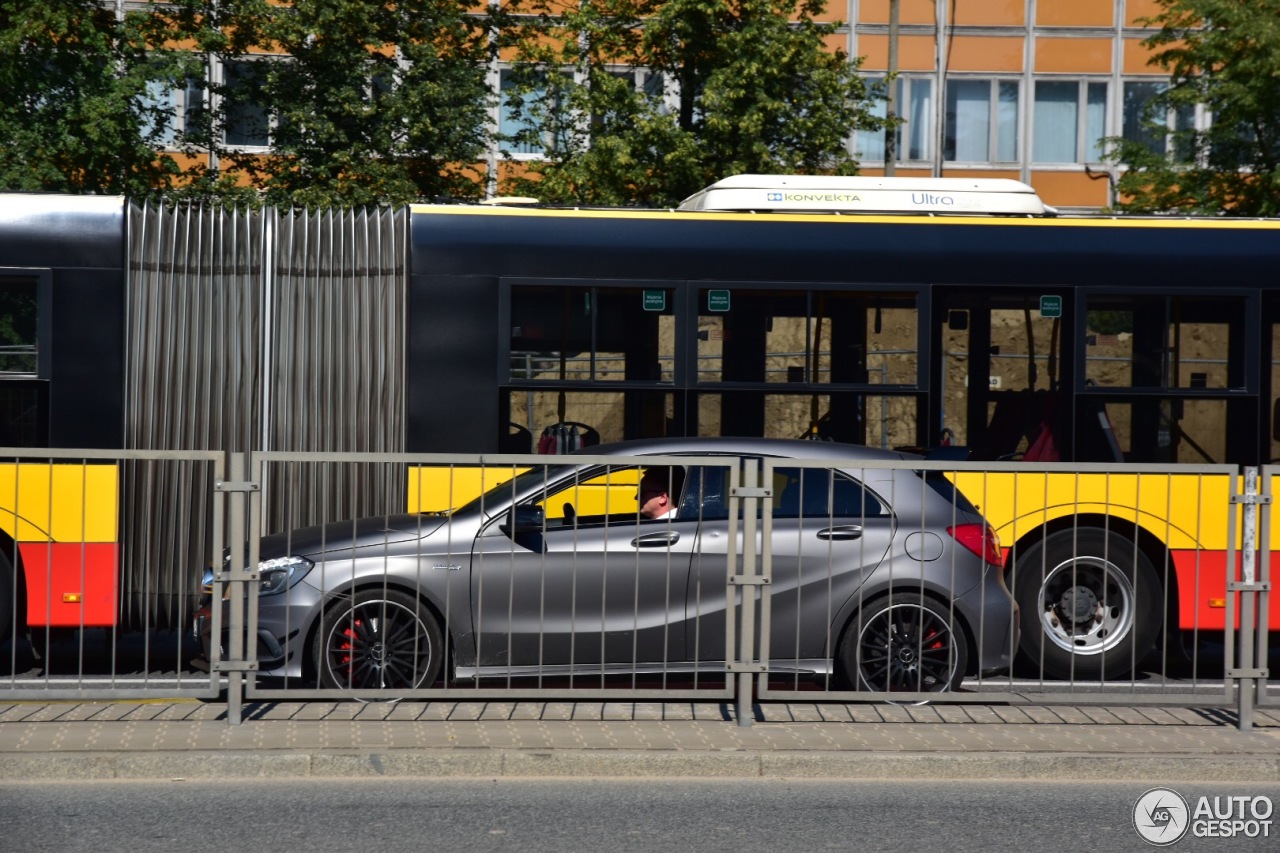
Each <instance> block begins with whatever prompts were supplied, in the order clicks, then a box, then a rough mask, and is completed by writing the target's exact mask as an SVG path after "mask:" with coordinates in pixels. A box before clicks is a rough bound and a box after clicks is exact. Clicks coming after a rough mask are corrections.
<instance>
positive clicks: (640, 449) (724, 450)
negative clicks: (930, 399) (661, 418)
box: [575, 436, 918, 461]
mask: <svg viewBox="0 0 1280 853" xmlns="http://www.w3.org/2000/svg"><path fill="white" fill-rule="evenodd" d="M575 453H579V454H583V455H591V456H653V455H659V454H662V455H668V454H670V455H683V456H689V455H716V454H724V455H746V456H777V457H783V458H796V459H862V460H868V461H871V460H885V461H897V460H902V459H914V458H918V457H916V455H915V454H909V453H902V452H899V451H896V450H884V449H882V448H879V447H867V446H865V445H861V444H842V443H840V442H836V441H806V440H803V439H798V438H734V437H710V436H705V437H695V438H643V439H637V440H634V441H618V442H613V443H610V444H599V445H594V446H592V447H584V448H582V449H581V450H577V451H575Z"/></svg>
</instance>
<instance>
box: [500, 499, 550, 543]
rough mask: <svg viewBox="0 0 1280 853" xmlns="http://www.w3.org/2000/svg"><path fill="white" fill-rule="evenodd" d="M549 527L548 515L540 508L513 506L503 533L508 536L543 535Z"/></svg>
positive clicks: (503, 526) (503, 527)
mask: <svg viewBox="0 0 1280 853" xmlns="http://www.w3.org/2000/svg"><path fill="white" fill-rule="evenodd" d="M546 526H547V513H546V510H544V509H543V508H542V507H540V506H528V505H526V506H513V507H512V508H511V509H510V511H509V512H508V513H507V520H506V523H505V524H503V525H502V532H503V533H505V534H507V535H508V536H515V535H516V534H519V533H541V532H542V531H543V530H544V529H545V528H546Z"/></svg>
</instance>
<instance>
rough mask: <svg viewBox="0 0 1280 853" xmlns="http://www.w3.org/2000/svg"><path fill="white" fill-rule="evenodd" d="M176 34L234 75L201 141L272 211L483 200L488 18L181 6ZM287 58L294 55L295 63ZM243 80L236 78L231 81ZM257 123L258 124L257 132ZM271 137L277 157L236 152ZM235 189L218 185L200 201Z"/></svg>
mask: <svg viewBox="0 0 1280 853" xmlns="http://www.w3.org/2000/svg"><path fill="white" fill-rule="evenodd" d="M173 8H174V9H175V12H174V19H175V25H176V26H177V27H178V28H179V29H180V30H181V31H182V32H184V33H185V34H186V35H187V36H188V37H189V38H190V39H191V40H193V41H194V42H195V43H196V44H197V45H199V47H200V49H202V50H204V51H207V52H208V53H209V54H210V55H213V56H216V57H218V58H219V59H221V60H222V64H223V68H224V69H227V73H226V74H225V75H224V77H223V79H221V80H215V81H210V82H209V83H208V89H209V91H210V93H211V94H213V95H214V96H215V98H214V99H213V103H215V104H217V105H218V108H217V109H215V110H212V111H211V112H210V114H209V121H208V124H207V127H205V128H204V129H203V133H204V134H205V136H206V137H207V139H206V141H207V144H208V145H209V146H210V147H211V148H212V150H213V151H214V152H215V154H216V156H217V162H218V164H219V166H220V169H221V171H223V172H225V171H226V170H227V168H228V167H230V169H231V170H232V171H234V172H237V173H239V174H241V175H244V176H247V177H248V179H249V180H250V182H251V184H252V186H253V187H254V188H255V189H257V190H259V191H260V192H261V194H262V198H263V200H264V201H266V202H268V203H273V204H300V205H309V206H320V205H338V206H346V207H350V206H363V205H368V204H377V203H403V202H408V201H412V200H415V199H420V198H424V197H428V198H429V197H434V196H452V197H468V196H472V197H474V196H477V195H478V194H479V192H480V184H479V182H478V176H477V175H476V174H474V173H473V171H472V170H473V164H474V163H475V162H476V161H478V160H480V159H481V158H482V156H483V152H484V150H485V146H486V124H487V121H488V117H489V114H488V101H489V90H488V87H487V86H486V82H485V73H486V61H487V58H488V53H489V50H490V44H489V39H488V19H487V17H485V16H473V15H469V14H467V4H466V3H464V2H458V0H398V2H384V0H294V2H292V3H290V4H288V5H280V4H276V3H271V2H267V0H219V2H213V0H177V2H175V3H174V4H173ZM286 57H287V58H286ZM232 72H234V73H232ZM255 123H256V124H257V125H258V126H256V127H255V126H252V125H254V124H255ZM246 135H247V136H252V137H254V138H261V139H263V140H264V141H267V142H268V143H269V147H268V149H267V150H266V151H265V152H263V151H261V150H258V151H252V152H246V151H245V150H244V149H243V148H238V147H237V146H235V145H234V144H231V143H234V142H235V141H236V140H237V139H238V138H241V137H243V136H246ZM206 190H207V191H209V192H211V193H215V194H216V193H217V192H221V191H223V190H225V187H221V188H219V187H217V186H216V185H214V184H212V183H206V184H205V185H204V186H202V187H196V188H193V191H194V192H196V193H199V192H204V191H206Z"/></svg>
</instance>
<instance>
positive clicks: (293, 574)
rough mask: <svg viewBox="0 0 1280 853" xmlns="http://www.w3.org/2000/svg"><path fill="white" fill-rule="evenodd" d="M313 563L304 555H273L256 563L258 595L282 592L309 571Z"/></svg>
mask: <svg viewBox="0 0 1280 853" xmlns="http://www.w3.org/2000/svg"><path fill="white" fill-rule="evenodd" d="M314 565H315V563H313V562H312V561H310V560H308V559H307V558H306V557H299V556H296V555H291V556H288V557H275V558H273V559H270V560H263V561H262V562H260V563H258V582H259V583H260V584H261V585H260V586H259V587H258V595H274V594H275V593H277V592H284V591H285V590H286V589H288V588H289V587H291V586H293V585H294V584H295V583H297V582H298V581H300V580H302V578H303V577H305V576H306V574H307V572H309V571H311V567H312V566H314Z"/></svg>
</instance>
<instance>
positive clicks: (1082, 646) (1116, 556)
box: [1013, 527, 1164, 679]
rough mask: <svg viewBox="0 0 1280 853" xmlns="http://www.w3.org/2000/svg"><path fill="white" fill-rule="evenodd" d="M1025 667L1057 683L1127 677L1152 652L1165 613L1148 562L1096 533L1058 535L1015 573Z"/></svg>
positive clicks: (1113, 537) (1031, 552)
mask: <svg viewBox="0 0 1280 853" xmlns="http://www.w3.org/2000/svg"><path fill="white" fill-rule="evenodd" d="M1013 583H1014V597H1015V598H1016V599H1017V601H1018V607H1019V609H1020V611H1021V619H1022V643H1021V651H1022V657H1023V659H1024V660H1025V661H1026V662H1027V663H1029V664H1030V665H1031V666H1032V667H1033V669H1034V670H1035V671H1036V672H1037V673H1041V674H1043V675H1047V676H1051V677H1053V678H1062V679H1081V678H1086V679H1101V678H1110V677H1117V678H1119V677H1124V676H1127V675H1129V674H1130V673H1131V672H1132V671H1133V669H1134V667H1135V666H1136V665H1137V664H1138V662H1139V661H1141V660H1142V659H1143V658H1144V657H1145V656H1146V655H1147V653H1148V652H1149V651H1151V649H1152V647H1153V644H1154V643H1155V639H1156V637H1157V635H1158V634H1159V633H1160V627H1161V623H1162V621H1163V613H1164V608H1163V606H1162V604H1161V602H1162V601H1163V595H1162V594H1161V592H1162V590H1161V586H1160V581H1159V579H1158V578H1157V577H1156V573H1155V570H1154V569H1153V568H1152V567H1151V561H1150V560H1148V559H1147V557H1146V555H1145V554H1143V553H1142V551H1141V550H1139V549H1137V548H1136V547H1135V546H1134V543H1133V541H1132V540H1130V539H1127V538H1125V537H1124V536H1121V535H1120V534H1118V533H1113V532H1108V531H1106V530H1100V529H1098V528H1092V527H1090V528H1083V527H1082V528H1072V529H1070V530H1060V531H1058V532H1057V533H1053V534H1050V535H1049V536H1047V537H1044V538H1042V539H1040V540H1039V541H1036V542H1035V543H1033V544H1032V545H1031V546H1030V547H1028V548H1026V549H1025V551H1024V552H1023V553H1022V554H1020V555H1019V556H1018V560H1017V563H1016V565H1015V567H1014V579H1013Z"/></svg>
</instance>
